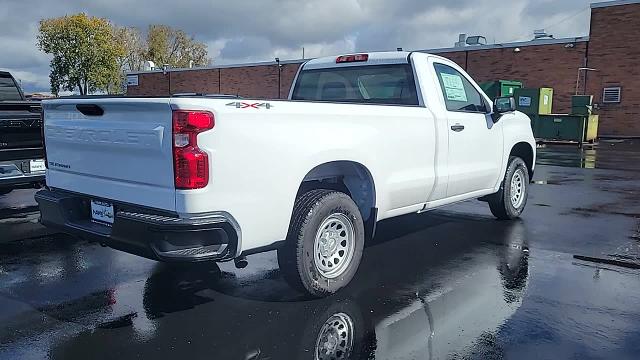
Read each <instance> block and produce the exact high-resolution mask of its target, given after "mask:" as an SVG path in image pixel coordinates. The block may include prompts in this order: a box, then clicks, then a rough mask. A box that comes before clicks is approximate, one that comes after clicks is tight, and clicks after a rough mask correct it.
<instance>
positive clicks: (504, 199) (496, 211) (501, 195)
mask: <svg viewBox="0 0 640 360" xmlns="http://www.w3.org/2000/svg"><path fill="white" fill-rule="evenodd" d="M516 172H519V174H521V175H520V176H522V177H523V179H522V191H523V196H524V199H523V200H522V201H521V202H520V204H518V206H517V207H516V206H514V204H513V203H512V202H511V180H512V178H513V177H514V175H515V174H516ZM528 195H529V170H528V169H527V164H526V163H525V162H524V160H522V159H521V158H519V157H517V156H511V157H509V164H508V166H507V171H506V173H505V175H504V179H503V180H502V184H500V190H498V192H497V193H495V194H492V195H491V196H489V198H488V200H489V201H488V202H489V208H490V209H491V213H492V214H493V216H495V217H496V218H498V219H500V220H512V219H516V218H518V217H519V216H520V214H522V211H523V210H524V207H525V206H526V205H527V197H528Z"/></svg>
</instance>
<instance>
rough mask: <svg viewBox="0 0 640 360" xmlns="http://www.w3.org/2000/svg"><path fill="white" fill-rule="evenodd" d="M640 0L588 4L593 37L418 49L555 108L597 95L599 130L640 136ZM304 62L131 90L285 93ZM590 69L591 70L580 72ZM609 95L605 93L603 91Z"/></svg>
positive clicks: (212, 72) (217, 72)
mask: <svg viewBox="0 0 640 360" xmlns="http://www.w3.org/2000/svg"><path fill="white" fill-rule="evenodd" d="M639 34H640V0H616V1H608V2H602V3H594V4H591V26H590V33H589V36H588V37H576V38H564V39H545V40H534V41H527V42H515V43H506V44H493V45H481V46H468V47H463V48H446V49H431V50H421V51H425V52H430V53H433V54H438V55H441V56H444V57H447V58H449V59H451V60H453V61H455V62H456V63H458V64H459V65H460V66H461V67H463V68H464V69H466V70H467V72H469V74H471V75H472V76H473V77H474V79H476V80H477V81H479V82H482V81H488V80H496V79H513V80H521V81H523V82H524V84H525V86H527V87H552V88H554V101H553V111H554V112H555V113H563V112H569V110H570V100H571V95H572V94H574V93H575V92H576V80H578V91H579V93H581V94H582V93H585V94H593V95H594V98H595V99H594V101H595V102H597V103H598V104H599V106H600V110H599V114H600V134H601V135H603V136H634V137H635V136H640V46H638V45H637V44H636V43H635V40H636V38H637V36H638V35H639ZM302 62H303V61H302V60H291V61H282V62H281V63H280V65H281V68H280V74H278V65H277V64H276V63H275V62H264V63H254V64H239V65H225V66H215V67H208V68H197V69H170V71H168V72H167V73H166V74H163V72H162V71H149V72H139V73H136V74H133V75H137V76H138V84H137V85H136V86H129V87H128V91H127V94H128V95H131V96H135V95H168V94H170V93H171V94H175V93H184V92H199V93H222V94H238V95H241V96H244V97H249V98H278V97H280V98H284V97H286V96H287V95H288V93H289V88H290V86H291V83H292V81H293V78H294V76H295V74H296V72H297V70H298V67H299V66H300V64H301V63H302ZM580 68H589V69H595V71H593V70H589V71H586V70H579V69H580ZM605 89H606V94H607V96H606V97H605V98H603V93H604V92H605Z"/></svg>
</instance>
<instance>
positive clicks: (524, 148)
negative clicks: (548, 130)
mask: <svg viewBox="0 0 640 360" xmlns="http://www.w3.org/2000/svg"><path fill="white" fill-rule="evenodd" d="M509 156H517V157H519V158H521V159H522V160H524V162H525V164H527V169H528V170H529V178H533V149H532V148H531V145H530V144H529V143H526V142H519V143H517V144H515V145H514V146H513V148H511V153H510V154H509Z"/></svg>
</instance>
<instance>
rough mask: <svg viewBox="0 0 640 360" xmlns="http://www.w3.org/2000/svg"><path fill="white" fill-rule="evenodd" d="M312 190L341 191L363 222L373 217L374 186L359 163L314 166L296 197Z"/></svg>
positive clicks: (345, 162)
mask: <svg viewBox="0 0 640 360" xmlns="http://www.w3.org/2000/svg"><path fill="white" fill-rule="evenodd" d="M312 189H331V190H337V191H342V192H344V193H345V194H347V195H349V196H350V197H351V199H353V202H355V203H356V205H357V206H358V209H360V214H361V215H362V219H363V220H364V221H365V222H367V220H369V218H370V217H371V215H374V216H375V213H374V212H375V210H373V209H374V208H375V207H376V193H375V184H374V182H373V177H372V176H371V173H370V172H369V170H368V169H367V168H366V167H365V166H364V165H362V164H360V163H357V162H354V161H331V162H327V163H324V164H321V165H318V166H316V167H315V168H313V169H312V170H311V171H309V173H308V174H307V175H306V176H305V177H304V179H303V180H302V184H300V188H299V189H298V194H297V196H300V195H301V194H303V193H305V192H307V191H309V190H312ZM374 220H375V219H374Z"/></svg>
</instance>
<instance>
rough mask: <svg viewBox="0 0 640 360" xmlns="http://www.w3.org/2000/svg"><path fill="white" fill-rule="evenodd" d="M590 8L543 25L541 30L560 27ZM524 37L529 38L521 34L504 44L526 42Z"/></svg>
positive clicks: (588, 7)
mask: <svg viewBox="0 0 640 360" xmlns="http://www.w3.org/2000/svg"><path fill="white" fill-rule="evenodd" d="M590 8H591V6H587V7H584V8H582V9H580V10H578V11H577V12H575V13H573V14H571V15H569V16H567V17H565V18H563V19H561V20H558V21H556V22H554V23H553V24H550V25H543V27H542V28H543V29H545V30H546V29H550V28H552V27H554V26H557V25H560V24H561V23H564V22H565V21H568V20H571V19H573V18H574V17H576V16H578V15H580V14H582V13H583V12H585V11H586V10H589V9H590ZM524 36H529V33H527V34H521V35H518V37H517V38H515V39H513V40H509V41H506V42H508V43H510V42H515V41H518V40H528V39H523V37H524Z"/></svg>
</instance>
